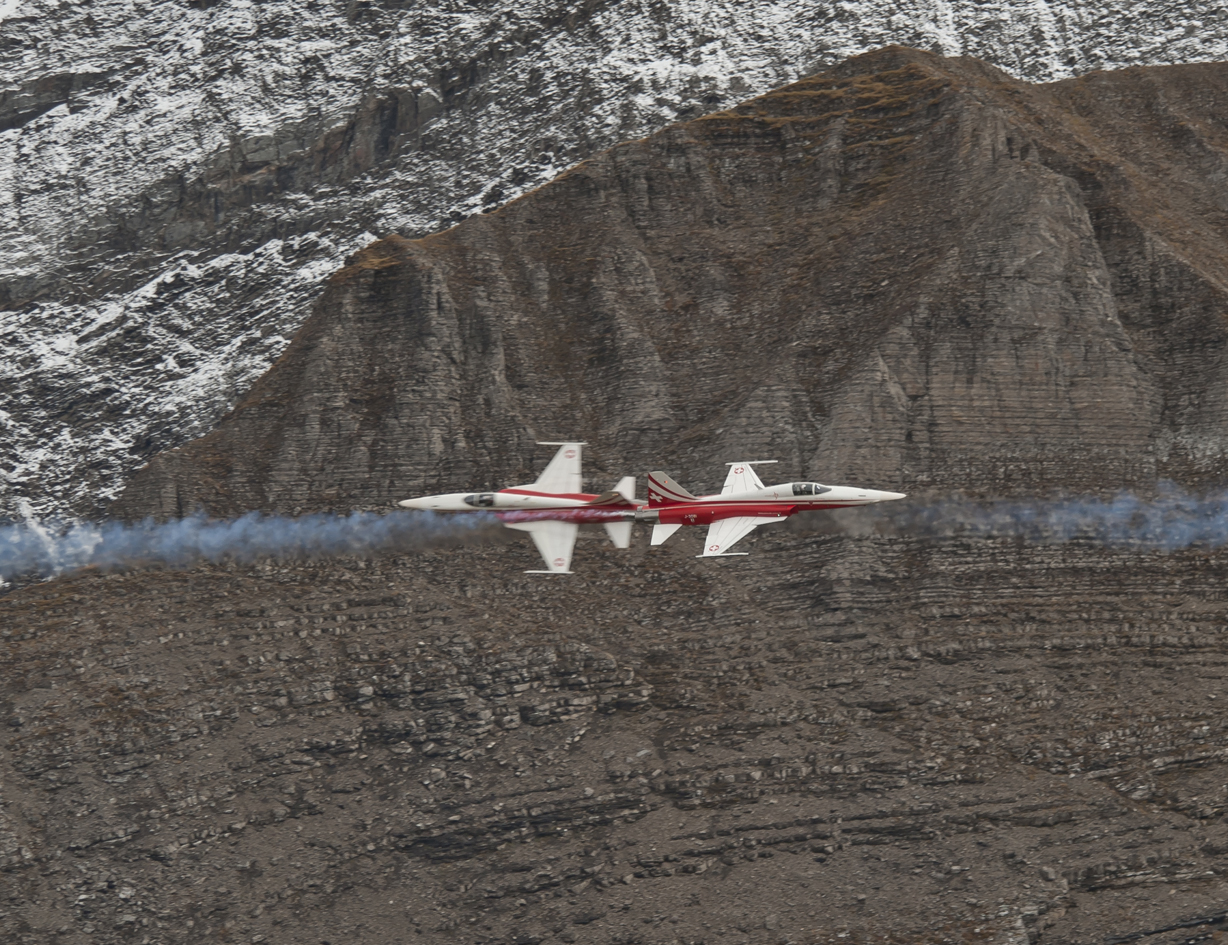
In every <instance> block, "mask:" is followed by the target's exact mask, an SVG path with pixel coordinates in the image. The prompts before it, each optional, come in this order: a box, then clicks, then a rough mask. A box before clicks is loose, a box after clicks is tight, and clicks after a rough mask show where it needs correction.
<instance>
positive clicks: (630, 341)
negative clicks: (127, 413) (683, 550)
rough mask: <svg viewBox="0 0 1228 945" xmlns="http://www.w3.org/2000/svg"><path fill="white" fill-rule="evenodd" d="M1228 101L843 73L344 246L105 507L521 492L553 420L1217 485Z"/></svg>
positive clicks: (908, 67) (820, 466) (886, 70)
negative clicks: (205, 407) (348, 248)
mask: <svg viewBox="0 0 1228 945" xmlns="http://www.w3.org/2000/svg"><path fill="white" fill-rule="evenodd" d="M1226 108H1228V67H1225V66H1223V65H1201V66H1180V67H1167V68H1148V69H1132V70H1125V71H1122V72H1116V73H1097V74H1094V75H1090V76H1087V77H1084V78H1080V79H1074V80H1068V81H1065V82H1060V83H1055V84H1052V85H1044V86H1034V85H1028V84H1026V83H1023V82H1020V81H1017V80H1015V79H1012V78H1010V77H1009V76H1007V75H1005V74H1004V73H1002V72H1000V71H998V70H996V69H994V68H992V67H990V66H987V65H985V64H983V63H980V62H976V61H973V60H946V59H942V58H940V57H938V56H934V55H931V54H928V53H922V52H917V51H915V50H907V49H903V48H892V49H888V50H885V51H882V52H879V53H874V54H869V55H866V56H863V57H860V58H857V59H854V60H850V61H849V62H847V63H845V64H843V65H842V66H840V67H838V68H836V69H834V70H832V71H829V72H825V73H822V74H820V75H817V76H815V77H813V78H810V79H806V80H804V81H802V82H799V83H797V84H795V85H791V86H788V87H786V88H783V89H781V90H779V91H777V92H774V93H771V94H769V95H766V96H763V97H762V98H758V99H754V100H751V101H749V102H747V103H745V104H743V105H740V106H738V107H737V108H734V109H731V110H729V111H725V112H719V113H716V114H713V115H709V116H707V117H705V118H702V119H698V120H696V121H692V122H689V123H686V124H680V125H675V126H672V127H670V128H668V129H666V130H665V131H662V132H660V133H658V134H656V135H653V136H652V137H650V138H647V139H645V140H642V141H636V142H632V143H629V144H625V145H622V146H619V147H617V148H615V149H613V150H611V151H608V152H605V153H604V154H602V155H600V156H598V157H596V158H593V159H592V160H590V161H586V162H584V163H583V164H581V165H579V166H577V167H576V168H574V169H573V170H571V171H569V172H568V173H566V174H565V175H563V176H562V177H560V178H558V179H557V180H555V181H553V182H552V183H550V184H549V185H547V186H545V187H543V188H541V189H539V190H537V191H534V192H533V193H531V194H529V195H528V196H526V197H524V198H521V199H520V200H517V201H515V202H514V203H512V204H510V205H508V206H507V207H504V208H503V209H501V210H498V211H497V212H494V213H490V214H485V215H481V216H478V217H474V218H471V219H470V220H467V221H465V222H464V223H462V224H461V225H459V226H457V227H454V228H453V229H451V230H448V231H446V232H444V233H440V234H437V235H435V236H431V237H427V238H425V239H422V240H416V241H410V240H404V239H400V238H394V237H390V238H388V239H385V240H382V241H380V242H377V243H375V244H373V245H372V246H370V247H368V248H367V249H365V250H363V251H362V252H360V253H358V254H356V255H355V256H353V257H352V258H351V259H350V261H349V264H348V265H347V267H346V268H345V269H343V270H342V271H340V272H339V273H337V274H336V275H334V276H333V277H332V278H331V279H330V281H329V287H328V289H327V291H326V293H325V295H324V296H323V298H322V299H321V301H320V303H319V304H318V305H317V307H316V310H315V312H314V314H313V315H312V317H311V318H310V320H309V321H308V322H307V324H306V325H305V326H304V327H303V329H302V330H301V331H300V332H299V334H298V335H297V336H296V337H295V339H294V342H293V343H292V345H291V347H290V348H289V350H288V351H287V352H286V354H285V355H284V356H283V357H282V358H281V359H280V360H279V361H278V363H277V364H276V365H275V367H274V368H273V369H272V370H271V371H270V372H269V373H268V374H267V375H266V376H265V377H263V378H262V379H261V380H260V381H259V382H258V383H257V384H256V385H255V387H254V388H253V389H252V390H251V392H250V393H249V394H248V395H247V397H246V398H245V399H244V400H243V401H242V402H241V403H240V404H239V406H238V407H237V408H236V409H235V411H234V412H233V413H232V414H231V415H229V416H228V417H227V418H225V419H224V420H223V422H222V423H221V424H220V425H219V426H218V427H217V428H216V430H215V431H214V432H212V433H211V434H209V435H208V436H207V437H205V438H203V439H201V440H199V441H196V442H194V443H192V444H190V445H188V446H186V447H184V448H182V449H178V450H174V451H170V452H167V453H164V454H162V455H160V456H159V457H157V458H156V459H155V460H154V461H153V462H152V463H151V464H150V466H149V467H148V468H146V469H145V470H144V471H143V472H142V473H140V474H139V475H138V476H137V477H136V479H135V480H134V481H133V483H132V484H131V486H130V487H129V488H128V489H127V491H126V492H125V493H124V495H123V497H122V498H121V499H120V500H119V502H118V504H117V506H116V508H117V509H118V510H119V511H120V513H121V514H123V515H127V516H144V515H146V514H156V515H161V516H175V515H182V514H185V513H187V512H189V511H191V510H192V509H195V508H198V507H202V506H203V507H204V508H207V509H208V510H210V511H211V512H213V513H216V514H228V513H231V512H234V511H237V510H241V509H248V508H264V509H276V510H285V511H293V510H303V509H318V508H329V507H340V508H347V507H350V506H353V505H356V504H382V503H387V502H390V501H393V500H395V499H398V498H401V497H404V496H406V495H410V494H414V493H421V492H433V491H440V490H442V489H455V488H465V487H473V488H479V487H486V486H490V485H495V484H510V483H513V482H518V481H525V480H527V479H531V477H532V470H533V468H534V465H535V463H540V461H541V460H542V459H543V454H542V451H541V450H540V449H537V448H535V447H534V446H533V441H534V440H535V439H557V438H559V437H561V436H574V437H583V438H584V439H586V440H588V441H589V442H590V443H591V444H593V446H592V448H591V450H590V453H589V456H590V457H591V459H592V461H593V467H592V468H593V471H594V474H595V475H596V474H600V475H602V476H606V477H608V476H614V475H621V474H624V473H627V472H634V473H637V474H641V475H642V474H643V473H644V472H645V471H647V470H648V469H651V468H657V467H659V466H661V465H664V466H665V467H666V468H670V469H671V470H672V471H674V472H675V474H677V475H680V476H682V477H683V479H682V481H683V482H684V484H691V483H694V482H698V484H699V486H703V484H704V482H705V481H708V480H715V477H717V476H719V470H720V468H721V464H722V463H723V462H725V461H726V460H728V459H730V458H731V457H732V458H737V457H738V456H747V455H750V454H754V456H755V457H756V458H769V457H770V458H776V459H779V460H781V461H782V462H783V463H784V464H785V465H784V467H783V468H784V469H787V470H788V471H789V472H788V475H789V476H790V477H796V478H813V479H819V480H827V481H834V482H839V481H845V480H851V481H861V482H866V483H867V484H871V485H876V486H879V487H885V488H892V489H899V490H900V491H905V492H915V491H917V490H929V489H935V488H942V489H952V488H955V489H961V490H966V491H970V492H974V493H977V492H979V493H985V492H998V493H1011V492H1024V493H1026V492H1034V491H1037V490H1050V489H1073V490H1091V491H1100V490H1113V489H1117V488H1121V487H1133V486H1142V487H1147V486H1149V485H1150V484H1151V483H1153V482H1155V480H1156V479H1157V478H1162V477H1168V478H1174V479H1177V480H1179V481H1182V482H1184V483H1186V484H1188V485H1194V486H1198V485H1205V484H1207V483H1209V482H1213V481H1217V480H1218V477H1219V476H1220V470H1221V469H1222V466H1223V462H1224V457H1225V451H1226V450H1228V440H1226V439H1225V435H1224V432H1223V431H1224V430H1225V428H1226V423H1228V363H1226V362H1225V360H1224V351H1225V345H1226V342H1228V326H1226V324H1225V321H1224V317H1223V314H1224V311H1225V307H1226V306H1225V301H1226V300H1225V294H1224V288H1223V287H1224V286H1225V285H1228V267H1226V265H1225V263H1226V257H1225V254H1224V250H1223V247H1224V245H1226V243H1225V239H1226V237H1228V221H1226V219H1225V217H1224V213H1223V209H1222V208H1223V207H1224V206H1228V203H1226V201H1228V191H1225V187H1224V179H1225V178H1224V175H1223V169H1224V167H1225V166H1228V165H1226V163H1225V162H1226V161H1228V138H1225V136H1224V133H1223V128H1222V120H1221V116H1222V114H1223V113H1224V110H1225V109H1226ZM712 484H715V483H714V482H709V485H712Z"/></svg>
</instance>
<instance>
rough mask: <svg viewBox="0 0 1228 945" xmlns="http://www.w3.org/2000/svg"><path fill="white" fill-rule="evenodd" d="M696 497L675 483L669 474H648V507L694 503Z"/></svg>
mask: <svg viewBox="0 0 1228 945" xmlns="http://www.w3.org/2000/svg"><path fill="white" fill-rule="evenodd" d="M694 501H695V496H693V495H691V493H689V492H687V491H686V490H685V489H684V488H682V486H680V485H678V483H676V482H674V480H673V479H672V478H671V477H670V475H669V473H663V472H650V473H649V474H648V507H649V508H650V509H651V508H656V507H657V506H658V505H676V504H677V503H679V502H694Z"/></svg>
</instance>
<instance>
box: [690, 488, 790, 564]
mask: <svg viewBox="0 0 1228 945" xmlns="http://www.w3.org/2000/svg"><path fill="white" fill-rule="evenodd" d="M748 468H749V467H748ZM730 475H732V473H730ZM751 475H754V473H751ZM783 521H784V519H783V518H778V517H776V516H772V517H771V518H764V517H761V516H754V515H740V516H738V517H737V518H724V519H721V520H720V521H719V522H713V523H712V524H711V525H709V526H708V538H707V540H706V541H705V542H704V553H703V554H702V555H697V556H696V557H699V558H713V557H720V556H721V555H725V554H729V549H730V548H732V547H733V546H734V545H736V544H737V543H738V542H740V541H741V540H742V539H743V538H745V537H746V536H747V535H749V534H750V533H751V532H752V531H753V530H754V529H755V528H756V527H757V526H759V525H771V524H772V523H773V522H783ZM734 554H746V552H744V551H740V552H734Z"/></svg>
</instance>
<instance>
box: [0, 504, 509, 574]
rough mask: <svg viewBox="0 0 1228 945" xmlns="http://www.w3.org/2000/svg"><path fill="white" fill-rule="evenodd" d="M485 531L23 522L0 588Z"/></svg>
mask: <svg viewBox="0 0 1228 945" xmlns="http://www.w3.org/2000/svg"><path fill="white" fill-rule="evenodd" d="M489 524H490V521H489V519H488V517H487V516H485V515H457V516H443V515H436V514H434V513H432V512H403V511H400V510H398V511H395V512H388V513H386V514H378V513H374V512H353V513H351V514H349V515H344V516H343V515H323V514H321V515H305V516H302V517H301V518H284V517H282V516H277V515H262V514H260V513H259V512H250V513H248V514H247V515H244V516H242V517H240V518H236V519H231V520H229V521H216V520H209V519H206V518H204V517H193V518H185V519H181V520H179V521H172V522H165V523H162V524H158V523H155V522H153V521H146V522H142V523H140V524H139V525H125V524H122V523H120V522H107V523H104V524H101V525H96V524H90V523H78V524H73V525H69V526H65V527H55V526H50V525H46V524H43V523H40V522H38V521H36V520H33V519H30V520H27V521H25V522H22V523H19V524H10V525H0V584H2V583H3V582H5V581H6V580H9V579H12V578H14V577H18V576H28V577H52V576H54V575H57V574H63V573H64V572H66V571H72V570H75V569H77V568H83V567H89V566H95V567H102V568H118V567H126V566H132V565H137V564H162V565H169V566H172V567H185V566H188V565H191V564H194V563H196V562H199V561H220V560H223V559H231V560H237V561H251V560H255V559H257V558H264V557H276V558H301V557H316V556H323V555H339V554H365V553H369V552H374V551H381V550H392V549H410V548H420V547H423V546H424V545H427V544H430V543H432V542H437V541H440V540H444V539H448V538H454V537H458V536H460V535H463V534H465V533H466V532H471V531H473V530H474V529H475V528H479V527H484V526H487V525H489Z"/></svg>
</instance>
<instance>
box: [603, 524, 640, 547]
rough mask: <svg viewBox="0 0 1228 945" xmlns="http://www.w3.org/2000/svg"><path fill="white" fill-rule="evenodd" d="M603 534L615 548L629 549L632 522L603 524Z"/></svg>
mask: <svg viewBox="0 0 1228 945" xmlns="http://www.w3.org/2000/svg"><path fill="white" fill-rule="evenodd" d="M604 524H605V533H606V534H607V535H609V536H610V541H612V542H614V547H615V548H630V547H631V526H632V525H634V524H635V523H634V522H605V523H604Z"/></svg>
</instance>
